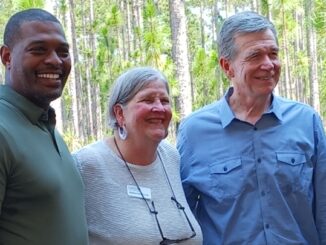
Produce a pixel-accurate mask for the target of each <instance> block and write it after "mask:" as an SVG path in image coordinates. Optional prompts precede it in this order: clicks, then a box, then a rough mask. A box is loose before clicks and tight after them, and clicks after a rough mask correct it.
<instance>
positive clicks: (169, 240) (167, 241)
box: [151, 197, 196, 245]
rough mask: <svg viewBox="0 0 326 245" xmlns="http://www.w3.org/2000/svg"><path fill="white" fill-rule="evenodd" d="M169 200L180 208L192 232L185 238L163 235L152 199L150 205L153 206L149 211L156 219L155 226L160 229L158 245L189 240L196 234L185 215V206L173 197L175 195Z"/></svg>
mask: <svg viewBox="0 0 326 245" xmlns="http://www.w3.org/2000/svg"><path fill="white" fill-rule="evenodd" d="M171 200H172V201H174V202H175V204H176V205H177V208H178V209H180V210H181V211H182V212H183V214H184V215H185V217H186V220H187V222H188V225H189V227H190V229H191V231H192V234H191V235H190V236H189V237H186V238H181V239H169V238H166V237H165V236H164V235H163V231H162V228H161V225H160V222H159V221H158V218H157V214H158V212H157V211H156V209H155V205H154V202H153V201H152V207H153V210H152V209H151V213H152V214H154V215H155V220H156V224H157V227H158V229H159V231H160V234H161V237H162V241H161V242H160V245H168V244H175V243H180V242H183V241H186V240H189V239H191V238H193V237H195V236H196V232H195V229H194V227H193V226H192V224H191V222H190V220H189V218H188V216H187V213H186V211H185V208H184V207H183V206H182V205H181V204H180V203H179V202H178V201H177V199H175V197H171Z"/></svg>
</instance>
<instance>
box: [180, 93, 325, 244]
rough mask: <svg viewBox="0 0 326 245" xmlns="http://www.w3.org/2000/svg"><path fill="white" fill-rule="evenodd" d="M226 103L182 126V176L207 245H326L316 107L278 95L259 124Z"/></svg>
mask: <svg viewBox="0 0 326 245" xmlns="http://www.w3.org/2000/svg"><path fill="white" fill-rule="evenodd" d="M232 91H233V89H232V88H231V89H230V90H229V91H228V93H227V94H226V96H225V97H223V98H222V99H221V100H219V101H217V102H216V103H213V104H211V105H208V106H206V107H204V108H202V109H201V110H199V111H197V112H194V113H193V114H192V115H190V116H189V117H188V118H187V119H186V120H184V121H183V122H182V124H181V125H180V127H179V134H178V143H177V147H178V149H179V152H180V154H181V177H182V181H183V186H184V190H185V193H186V196H187V199H188V202H189V204H190V207H191V209H192V210H193V212H194V213H195V215H196V217H197V219H198V221H199V223H200V225H201V228H202V231H203V236H204V244H205V245H219V244H223V245H224V244H235V245H238V244H250V245H264V244H268V245H279V244H281V245H291V244H293V245H294V244H295V245H299V244H309V245H318V244H322V245H325V244H326V139H325V132H324V129H323V125H322V122H321V120H320V118H319V116H318V114H317V113H316V112H315V111H314V110H313V109H312V108H311V107H309V106H308V105H304V104H301V103H298V102H294V101H290V100H286V99H283V98H280V97H277V96H273V101H272V104H271V106H270V108H269V111H267V112H266V113H264V114H263V116H262V117H261V119H260V120H259V121H258V122H257V123H256V124H255V125H252V124H249V123H247V122H243V121H240V120H238V119H236V118H235V117H234V114H233V112H232V110H231V108H230V106H229V105H228V103H227V100H228V98H229V95H230V94H231V93H232Z"/></svg>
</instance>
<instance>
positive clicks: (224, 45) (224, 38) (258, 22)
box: [218, 11, 278, 60]
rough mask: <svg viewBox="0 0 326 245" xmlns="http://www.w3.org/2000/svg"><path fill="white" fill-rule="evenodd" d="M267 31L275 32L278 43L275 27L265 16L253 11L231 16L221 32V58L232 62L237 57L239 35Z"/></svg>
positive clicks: (219, 45)
mask: <svg viewBox="0 0 326 245" xmlns="http://www.w3.org/2000/svg"><path fill="white" fill-rule="evenodd" d="M265 30H271V31H272V32H273V34H274V37H275V41H276V43H277V42H278V41H277V33H276V30H275V26H274V25H273V23H272V22H270V21H269V20H268V19H267V18H265V17H264V16H261V15H259V14H258V13H256V12H252V11H244V12H240V13H236V14H235V15H232V16H230V17H229V18H227V19H226V20H225V21H224V23H223V25H222V27H221V30H220V34H219V38H218V48H219V50H218V54H219V57H220V58H221V57H224V58H226V59H228V60H232V59H233V58H234V57H235V55H236V51H237V50H236V49H237V47H236V46H235V43H234V41H235V38H236V36H237V35H239V34H240V35H241V34H246V33H253V32H261V31H265Z"/></svg>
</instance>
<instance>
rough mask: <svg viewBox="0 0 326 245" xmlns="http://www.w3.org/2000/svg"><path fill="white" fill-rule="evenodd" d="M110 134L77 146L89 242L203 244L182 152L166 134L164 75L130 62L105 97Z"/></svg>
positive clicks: (168, 110) (168, 107) (167, 112)
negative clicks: (183, 180)
mask: <svg viewBox="0 0 326 245" xmlns="http://www.w3.org/2000/svg"><path fill="white" fill-rule="evenodd" d="M108 107H109V108H108V114H109V125H110V126H111V127H112V129H113V136H110V137H108V138H106V139H104V140H100V141H98V142H95V143H93V144H91V145H88V146H86V147H84V148H82V149H81V150H79V151H77V152H75V153H74V157H75V159H76V162H77V166H78V168H79V170H80V173H81V175H82V177H83V180H84V184H85V195H86V215H87V221H88V227H89V236H90V244H114V245H119V244H121V245H128V244H133V245H137V244H139V245H146V244H148V245H153V244H154V245H155V244H176V243H180V244H189V245H191V244H202V235H201V230H200V227H199V225H198V223H197V221H196V220H195V218H194V216H193V214H192V213H191V211H190V209H189V206H188V204H187V202H186V199H185V195H184V192H183V189H182V185H181V180H180V176H179V162H180V160H179V154H178V152H177V150H176V149H175V147H173V146H172V145H170V144H168V143H167V142H166V141H162V140H163V139H164V138H165V137H166V136H167V134H168V126H169V123H170V120H171V117H172V112H171V105H170V98H169V86H168V82H167V79H166V78H165V76H164V75H163V74H162V73H161V72H159V71H158V70H156V69H153V68H150V67H138V68H133V69H130V70H128V71H127V72H125V73H124V74H122V75H121V76H120V77H119V78H118V79H117V80H116V82H115V84H114V86H113V88H112V90H111V95H110V97H109V104H108Z"/></svg>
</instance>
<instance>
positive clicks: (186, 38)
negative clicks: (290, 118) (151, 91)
mask: <svg viewBox="0 0 326 245" xmlns="http://www.w3.org/2000/svg"><path fill="white" fill-rule="evenodd" d="M30 7H39V8H44V9H46V10H48V11H50V12H51V13H53V14H54V15H56V16H57V17H58V19H60V21H61V22H62V24H63V26H64V28H65V31H66V34H67V38H68V41H69V43H70V44H71V56H72V64H73V67H72V71H71V75H70V78H69V81H68V83H67V85H66V88H65V90H64V94H63V96H62V97H61V98H60V99H58V100H56V101H55V102H53V103H52V106H53V107H55V109H56V112H57V126H58V129H59V131H61V132H62V133H63V135H64V138H65V140H66V142H67V143H68V146H69V148H70V149H71V150H75V149H77V148H80V147H81V146H83V145H85V144H88V143H90V142H93V141H95V140H97V139H101V138H103V137H104V136H105V135H106V134H110V133H112V132H111V131H110V129H109V128H108V127H107V120H106V115H107V113H106V110H107V99H108V93H109V91H110V87H111V85H112V83H113V82H114V80H115V79H116V78H117V77H118V76H119V75H120V74H121V73H122V72H123V71H125V70H126V69H128V68H129V67H134V66H140V65H141V66H143V65H149V66H153V67H156V68H158V69H159V70H161V71H162V72H163V73H164V74H165V75H166V76H167V77H168V80H169V83H170V87H171V99H172V106H173V119H172V122H171V126H170V134H169V140H170V141H172V142H175V135H176V130H177V126H178V124H179V123H180V121H181V120H182V119H183V118H184V117H185V116H187V115H188V114H189V113H191V112H192V111H194V110H196V109H198V108H200V107H202V106H204V105H206V104H208V103H211V102H213V101H215V100H217V99H219V98H220V97H221V96H223V94H224V93H225V91H226V89H227V88H228V87H229V82H228V80H227V79H226V77H225V76H224V75H223V74H222V72H221V70H220V69H219V67H218V55H217V53H218V52H217V43H216V40H217V36H218V32H219V29H220V26H221V24H222V22H223V20H224V19H225V18H227V17H228V16H230V15H232V14H234V13H235V12H238V11H243V10H253V11H256V12H259V13H261V14H262V15H264V16H266V17H268V18H269V19H270V20H271V21H272V22H273V23H274V24H275V26H276V29H277V31H278V38H279V46H280V58H281V61H282V75H281V79H280V81H279V85H278V86H277V88H276V89H275V93H276V94H278V95H281V96H284V97H287V98H290V99H294V100H298V101H301V102H303V103H307V104H310V105H311V106H313V107H314V108H315V109H316V110H317V111H318V112H319V113H320V115H321V116H322V118H324V119H325V118H326V72H323V71H324V70H326V48H325V47H326V31H325V30H326V0H315V1H313V0H201V1H199V0H197V1H196V0H50V1H47V0H0V33H1V34H0V37H1V43H2V33H3V29H4V26H5V23H6V22H7V20H8V18H9V16H11V15H12V14H13V13H14V12H16V11H18V10H22V9H26V8H30ZM3 81H4V69H3V68H1V69H0V83H2V82H3ZM324 125H325V120H324Z"/></svg>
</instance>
